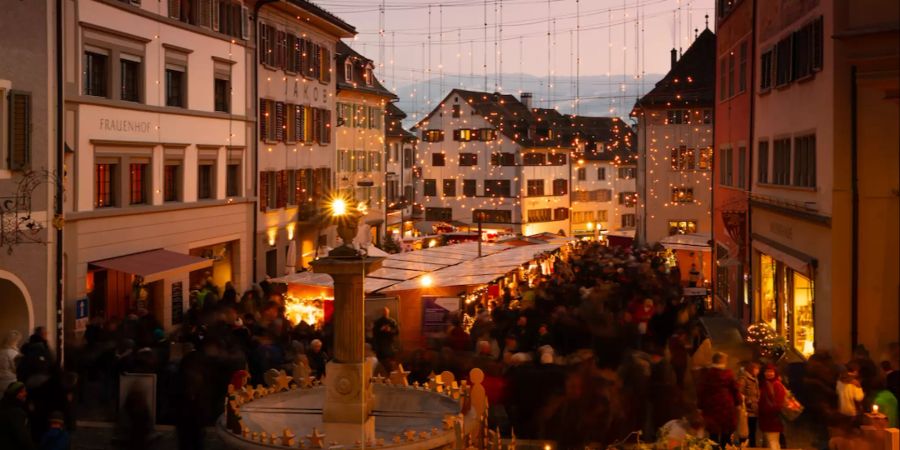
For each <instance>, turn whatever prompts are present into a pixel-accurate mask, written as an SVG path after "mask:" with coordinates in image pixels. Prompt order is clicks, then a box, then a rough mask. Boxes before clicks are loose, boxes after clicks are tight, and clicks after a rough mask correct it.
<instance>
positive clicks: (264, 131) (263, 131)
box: [259, 98, 272, 141]
mask: <svg viewBox="0 0 900 450" xmlns="http://www.w3.org/2000/svg"><path fill="white" fill-rule="evenodd" d="M268 106H269V102H268V100H266V99H264V98H261V99H259V137H260V138H262V140H264V141H266V140H268V139H269V114H271V113H272V112H271V111H269V107H268Z"/></svg>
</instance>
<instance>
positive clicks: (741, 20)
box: [712, 0, 755, 324]
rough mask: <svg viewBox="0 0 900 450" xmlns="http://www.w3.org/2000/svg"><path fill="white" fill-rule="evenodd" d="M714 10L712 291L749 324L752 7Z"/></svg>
mask: <svg viewBox="0 0 900 450" xmlns="http://www.w3.org/2000/svg"><path fill="white" fill-rule="evenodd" d="M717 8H718V9H717V10H716V78H715V79H716V90H715V92H716V108H715V120H714V122H715V133H714V135H715V142H714V146H713V147H714V148H715V149H716V155H717V157H716V164H715V165H714V167H713V175H712V187H713V196H712V199H713V202H714V203H713V211H714V214H713V216H712V221H713V230H712V233H713V242H714V244H715V245H714V247H713V254H714V258H713V261H714V262H713V264H715V267H716V270H715V271H713V273H712V276H713V283H712V286H713V293H714V298H715V299H716V300H717V301H718V302H719V304H720V306H721V307H723V308H725V309H726V310H728V311H729V312H730V313H731V314H732V315H733V316H734V317H736V318H740V319H741V320H743V322H744V323H745V324H749V321H750V319H751V311H752V305H751V296H750V286H749V284H750V283H749V281H750V226H749V218H750V216H749V205H748V200H749V195H750V182H749V180H750V179H751V178H750V163H751V161H752V159H751V155H750V150H751V146H750V143H751V142H753V136H752V132H751V126H752V120H751V113H752V104H753V74H754V61H755V59H754V58H753V57H752V56H751V55H752V53H753V45H754V41H753V19H754V10H753V8H754V2H753V1H752V0H746V1H738V2H718V3H717Z"/></svg>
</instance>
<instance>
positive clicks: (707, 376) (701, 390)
mask: <svg viewBox="0 0 900 450" xmlns="http://www.w3.org/2000/svg"><path fill="white" fill-rule="evenodd" d="M727 364H728V356H727V355H725V354H724V353H721V352H716V353H714V354H713V356H712V365H711V366H709V367H707V368H706V369H704V371H703V373H702V375H701V381H700V384H699V386H697V403H698V406H699V407H700V410H701V411H702V412H703V422H704V423H705V424H706V431H707V432H709V435H710V439H712V440H713V441H714V442H716V443H717V444H719V446H721V447H723V448H724V447H725V445H726V444H728V443H729V440H730V438H731V434H732V433H734V430H735V426H736V425H737V417H736V414H735V413H736V411H735V408H736V407H737V405H738V404H739V401H740V398H739V397H740V394H739V393H738V387H737V380H735V378H734V373H733V372H732V371H731V369H728V368H727V367H726V366H727Z"/></svg>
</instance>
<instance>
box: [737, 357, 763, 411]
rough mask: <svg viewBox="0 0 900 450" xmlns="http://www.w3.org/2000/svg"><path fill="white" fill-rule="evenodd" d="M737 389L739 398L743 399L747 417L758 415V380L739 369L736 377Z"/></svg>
mask: <svg viewBox="0 0 900 450" xmlns="http://www.w3.org/2000/svg"><path fill="white" fill-rule="evenodd" d="M738 388H739V391H740V393H741V396H743V397H744V406H745V407H746V408H747V415H748V416H749V417H756V416H757V415H758V414H759V379H757V378H756V377H755V376H753V374H751V373H750V372H747V371H746V370H744V369H741V371H740V373H739V375H738Z"/></svg>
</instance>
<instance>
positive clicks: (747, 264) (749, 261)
mask: <svg viewBox="0 0 900 450" xmlns="http://www.w3.org/2000/svg"><path fill="white" fill-rule="evenodd" d="M750 8H752V12H751V13H750V55H749V58H750V77H749V79H750V84H749V86H747V95H749V96H750V120H749V122H750V130H749V133H748V135H747V142H748V147H749V148H748V150H749V151H748V152H747V158H748V161H747V168H748V169H749V170H750V173H749V174H748V175H749V176H748V177H747V181H748V182H749V185H748V186H747V192H746V194H745V195H746V197H745V201H746V202H747V203H746V206H745V208H746V211H747V214H746V216H745V217H746V218H745V219H744V220H746V224H747V232H746V234H744V248H743V249H742V250H743V251H744V258H743V262H744V267H743V269H742V270H741V272H743V273H741V276H742V277H743V276H744V273H746V274H747V279H746V280H742V282H741V286H742V287H743V288H744V289H743V292H741V293H740V294H741V297H742V299H743V296H744V294H745V293H747V295H748V296H749V297H750V299H752V298H753V258H752V256H751V255H752V254H753V251H752V250H750V248H749V244H750V236H752V235H753V221H752V220H751V217H752V208H750V192H752V191H753V175H754V174H753V147H754V145H753V136H754V131H755V130H756V128H755V127H756V117H755V113H756V96H755V95H753V94H754V93H755V92H756V58H755V57H754V55H756V0H753V4H751V5H750ZM713 152H715V149H713ZM757 173H758V172H757ZM748 285H749V287H748ZM750 299H743V300H745V301H747V300H750ZM747 304H748V305H750V311H749V313H750V317H751V318H752V317H753V303H752V302H749V301H748V303H747ZM740 308H741V318H742V319H744V305H743V304H741V305H740ZM745 320H746V319H745ZM751 320H752V319H751Z"/></svg>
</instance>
